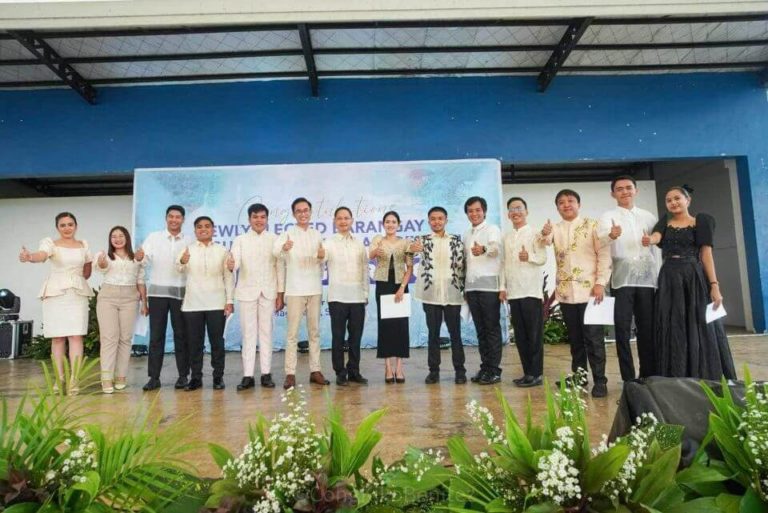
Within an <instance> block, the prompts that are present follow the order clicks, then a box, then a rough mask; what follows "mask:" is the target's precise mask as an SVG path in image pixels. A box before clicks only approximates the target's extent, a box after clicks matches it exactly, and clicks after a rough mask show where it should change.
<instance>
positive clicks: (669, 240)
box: [642, 187, 736, 380]
mask: <svg viewBox="0 0 768 513" xmlns="http://www.w3.org/2000/svg"><path fill="white" fill-rule="evenodd" d="M665 201H666V205H667V210H668V211H669V215H668V216H665V217H662V218H661V219H660V220H659V222H658V223H657V224H656V226H655V227H654V229H653V234H651V235H645V236H644V237H643V241H642V242H643V245H644V246H648V245H650V244H658V245H659V247H660V248H661V251H662V256H663V258H664V264H663V265H662V267H661V272H660V273H659V282H658V289H657V292H656V303H655V306H654V321H655V326H654V333H655V337H654V343H655V352H656V361H655V365H656V369H655V372H654V374H656V375H659V376H670V377H679V378H682V377H693V378H703V379H712V380H719V379H720V378H721V376H725V377H726V378H729V379H735V378H736V371H735V369H734V366H733V358H732V356H731V350H730V348H729V347H728V339H727V337H726V335H725V328H724V327H723V324H722V322H721V321H719V320H717V321H714V322H711V323H709V324H707V321H706V315H705V312H706V308H707V305H708V304H709V303H710V302H713V303H714V304H715V308H719V307H720V306H721V305H722V302H723V296H722V294H721V293H720V286H719V284H718V281H717V275H716V274H715V262H714V259H713V257H712V240H713V236H714V230H715V220H714V218H712V216H710V215H707V214H697V215H696V216H695V217H694V216H692V215H691V214H690V213H689V212H688V206H689V205H690V203H691V195H690V192H689V191H688V190H687V189H686V188H684V187H672V188H671V189H670V190H669V191H668V192H667V194H666V198H665Z"/></svg>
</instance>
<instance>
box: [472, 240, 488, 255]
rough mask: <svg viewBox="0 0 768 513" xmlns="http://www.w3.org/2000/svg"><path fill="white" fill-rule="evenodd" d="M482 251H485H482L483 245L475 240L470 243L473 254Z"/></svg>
mask: <svg viewBox="0 0 768 513" xmlns="http://www.w3.org/2000/svg"><path fill="white" fill-rule="evenodd" d="M483 253H485V251H483V246H481V245H480V244H478V243H477V241H475V243H474V244H472V254H473V255H475V256H480V255H482V254H483Z"/></svg>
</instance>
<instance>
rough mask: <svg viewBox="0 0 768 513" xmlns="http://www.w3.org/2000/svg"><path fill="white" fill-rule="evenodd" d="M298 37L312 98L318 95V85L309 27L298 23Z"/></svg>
mask: <svg viewBox="0 0 768 513" xmlns="http://www.w3.org/2000/svg"><path fill="white" fill-rule="evenodd" d="M299 37H300V38H301V50H302V51H303V52H304V62H305V63H306V65H307V74H308V75H309V85H310V87H311V88H312V96H315V97H316V96H319V95H320V84H319V80H318V79H317V66H316V65H315V54H314V52H313V51H312V36H311V35H310V33H309V27H307V24H306V23H299Z"/></svg>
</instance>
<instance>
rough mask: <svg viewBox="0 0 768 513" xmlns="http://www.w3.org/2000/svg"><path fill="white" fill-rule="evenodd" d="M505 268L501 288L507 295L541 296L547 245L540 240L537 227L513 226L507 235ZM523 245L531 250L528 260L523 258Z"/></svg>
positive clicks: (522, 296) (508, 297) (505, 239)
mask: <svg viewBox="0 0 768 513" xmlns="http://www.w3.org/2000/svg"><path fill="white" fill-rule="evenodd" d="M503 247H504V272H503V273H502V275H501V284H502V288H503V289H504V290H506V291H507V299H508V300H510V299H522V298H524V297H533V298H537V299H542V294H543V293H542V287H543V285H544V275H543V274H542V270H541V266H542V265H544V264H545V263H546V262H547V249H546V247H545V246H544V244H543V240H540V238H539V233H538V231H536V230H534V229H533V228H531V227H530V225H525V226H523V227H521V228H518V229H516V228H512V229H511V230H510V231H509V232H507V233H506V234H505V235H504V246H503ZM523 247H525V250H526V251H527V252H528V261H527V262H521V261H520V251H522V249H523Z"/></svg>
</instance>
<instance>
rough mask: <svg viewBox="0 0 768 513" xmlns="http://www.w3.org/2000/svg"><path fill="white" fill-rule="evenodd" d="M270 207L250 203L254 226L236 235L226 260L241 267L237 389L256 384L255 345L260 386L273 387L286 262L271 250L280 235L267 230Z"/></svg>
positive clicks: (231, 266)
mask: <svg viewBox="0 0 768 513" xmlns="http://www.w3.org/2000/svg"><path fill="white" fill-rule="evenodd" d="M268 221H269V209H268V208H267V207H266V206H265V205H262V204H261V203H254V204H253V205H251V206H249V207H248V223H249V224H250V225H251V229H250V230H248V231H247V232H246V233H244V234H242V235H238V236H237V237H235V241H234V242H233V243H232V253H231V256H230V258H229V259H228V260H227V268H228V269H229V270H230V271H233V272H234V271H239V272H238V277H237V287H236V288H235V299H237V304H238V308H239V310H240V329H241V331H242V334H243V342H242V358H243V379H242V381H241V382H240V384H239V385H237V390H238V391H242V390H247V389H249V388H252V387H254V386H256V381H255V379H254V377H253V375H254V371H255V367H256V348H257V347H258V348H259V367H260V370H261V379H260V382H261V386H263V387H265V388H274V387H275V382H274V381H273V380H272V325H273V322H272V321H273V317H274V314H275V312H279V311H280V310H282V309H283V304H284V303H283V292H285V264H284V262H282V261H281V260H279V259H278V258H277V257H275V255H274V254H273V253H272V250H273V248H274V245H275V242H276V241H277V235H275V234H274V233H272V232H270V231H269V230H267V223H268Z"/></svg>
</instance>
